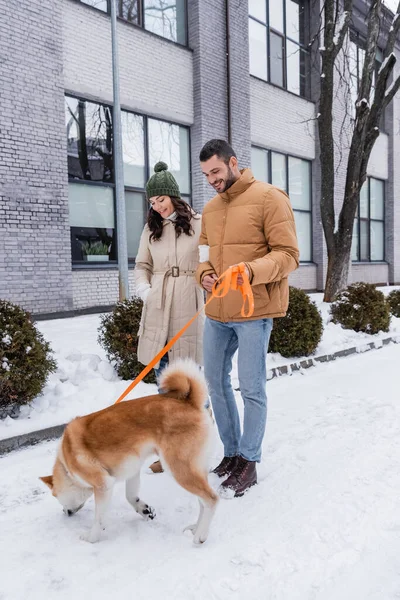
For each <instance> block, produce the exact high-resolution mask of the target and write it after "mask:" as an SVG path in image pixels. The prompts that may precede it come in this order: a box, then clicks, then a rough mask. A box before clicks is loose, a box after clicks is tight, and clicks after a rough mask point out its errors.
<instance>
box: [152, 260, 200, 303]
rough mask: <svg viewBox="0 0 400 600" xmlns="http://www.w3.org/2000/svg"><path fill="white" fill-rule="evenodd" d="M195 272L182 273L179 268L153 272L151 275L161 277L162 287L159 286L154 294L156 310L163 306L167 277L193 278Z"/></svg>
mask: <svg viewBox="0 0 400 600" xmlns="http://www.w3.org/2000/svg"><path fill="white" fill-rule="evenodd" d="M195 273H196V271H184V270H182V269H180V268H179V267H171V268H169V269H167V270H166V271H153V275H163V281H162V285H161V286H159V288H158V291H157V294H156V305H157V308H159V309H162V308H163V306H164V300H165V285H166V281H167V277H174V278H175V277H181V276H182V275H186V276H192V277H193V276H194V275H195Z"/></svg>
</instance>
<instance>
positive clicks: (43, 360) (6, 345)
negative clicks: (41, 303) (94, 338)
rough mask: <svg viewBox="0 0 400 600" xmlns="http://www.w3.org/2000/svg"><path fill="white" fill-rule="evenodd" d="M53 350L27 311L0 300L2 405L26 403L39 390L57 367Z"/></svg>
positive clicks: (0, 401)
mask: <svg viewBox="0 0 400 600" xmlns="http://www.w3.org/2000/svg"><path fill="white" fill-rule="evenodd" d="M52 354H53V353H52V351H51V349H50V346H49V344H48V342H46V341H45V340H44V338H43V336H42V334H41V333H40V332H39V331H38V329H37V328H36V326H35V325H34V323H33V322H32V321H31V318H30V315H29V313H27V312H26V311H25V310H23V309H22V308H20V307H19V306H17V305H15V304H12V303H11V302H7V301H6V300H0V408H1V409H7V407H11V408H12V407H13V406H16V405H17V406H19V405H22V404H26V403H28V402H30V401H31V400H33V398H35V396H37V395H38V394H40V392H41V391H42V389H43V388H44V385H45V383H46V381H47V378H48V376H49V374H50V373H53V372H54V371H55V370H56V368H57V364H56V362H55V360H54V359H53V357H52ZM1 412H2V415H3V414H4V410H2V411H1Z"/></svg>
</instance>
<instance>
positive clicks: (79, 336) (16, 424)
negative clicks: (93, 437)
mask: <svg viewBox="0 0 400 600" xmlns="http://www.w3.org/2000/svg"><path fill="white" fill-rule="evenodd" d="M381 289H382V290H383V291H384V292H385V293H388V291H390V290H391V289H395V288H381ZM311 297H312V299H313V300H314V301H315V302H316V303H317V306H318V308H319V310H320V312H321V314H322V317H323V321H324V334H323V338H322V340H321V343H320V344H319V346H318V348H317V350H316V353H315V355H316V356H321V355H324V354H330V353H333V352H336V351H338V350H342V349H344V348H349V347H352V346H356V347H358V348H360V350H362V349H363V348H364V347H365V345H366V343H367V342H371V341H377V340H380V339H383V338H385V337H388V336H389V335H390V336H394V337H398V338H399V341H400V319H396V318H394V317H392V322H391V328H390V332H389V333H379V334H376V335H372V336H371V335H367V334H362V333H356V332H355V331H351V330H346V329H342V328H341V326H340V325H335V324H334V323H331V322H329V305H328V304H324V303H323V302H322V294H311ZM99 323H100V315H89V316H82V317H73V318H69V319H56V320H50V321H40V322H39V323H38V328H39V329H40V331H41V332H42V333H43V335H44V337H45V339H46V340H48V341H49V342H50V345H51V347H52V349H53V350H54V353H55V358H56V360H57V364H58V370H57V372H56V373H54V374H52V375H51V376H50V378H49V380H48V383H47V385H46V387H45V389H44V392H43V394H42V395H41V396H39V397H37V398H36V399H35V400H34V401H33V402H32V403H31V404H30V405H29V406H25V407H23V409H22V414H21V416H20V417H19V418H18V419H15V420H14V419H11V418H10V417H8V418H7V419H5V420H3V421H1V420H0V439H6V438H9V437H13V436H15V435H21V434H23V433H28V432H30V431H35V430H38V429H44V428H46V427H50V426H53V425H60V424H63V423H67V422H68V421H70V420H71V419H72V418H74V417H76V416H78V415H83V414H87V413H90V412H93V411H95V410H100V409H101V408H104V407H106V406H109V405H110V404H112V403H113V402H114V401H115V400H116V399H117V398H118V397H119V396H120V394H121V393H122V392H123V391H124V390H125V389H126V387H127V386H128V383H129V382H126V381H121V380H120V379H119V378H118V376H117V375H116V373H115V371H114V369H113V368H112V366H111V365H110V363H109V362H108V361H107V360H106V357H105V353H104V351H103V350H102V349H101V348H100V346H99V345H98V343H97V329H98V327H99ZM295 360H301V359H290V358H283V357H282V356H281V355H280V354H269V355H268V368H269V369H271V368H273V367H277V366H281V365H285V364H288V363H292V362H294V361H295ZM233 381H234V384H235V387H238V382H237V369H236V365H235V367H234V371H233ZM155 389H156V388H155V386H154V385H147V384H144V383H140V384H139V385H138V386H137V387H136V388H135V390H133V392H132V393H131V394H130V396H129V397H130V398H136V397H139V396H145V395H148V394H152V393H154V391H155Z"/></svg>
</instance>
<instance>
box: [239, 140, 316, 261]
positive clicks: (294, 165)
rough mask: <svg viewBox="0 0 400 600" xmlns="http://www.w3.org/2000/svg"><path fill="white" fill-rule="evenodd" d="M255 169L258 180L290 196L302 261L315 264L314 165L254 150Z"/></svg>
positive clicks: (277, 154)
mask: <svg viewBox="0 0 400 600" xmlns="http://www.w3.org/2000/svg"><path fill="white" fill-rule="evenodd" d="M251 166H252V170H253V173H254V176H255V178H256V179H258V180H260V181H266V182H268V183H272V184H273V185H276V186H277V187H279V188H281V189H283V190H284V191H285V192H287V193H288V194H289V196H290V200H291V203H292V208H293V212H294V218H295V221H296V230H297V237H298V241H299V249H300V260H301V262H311V261H312V204H311V162H310V161H308V160H303V159H301V158H296V157H294V156H288V155H286V154H281V153H280V152H272V151H271V150H264V149H263V148H256V147H254V146H253V147H252V149H251Z"/></svg>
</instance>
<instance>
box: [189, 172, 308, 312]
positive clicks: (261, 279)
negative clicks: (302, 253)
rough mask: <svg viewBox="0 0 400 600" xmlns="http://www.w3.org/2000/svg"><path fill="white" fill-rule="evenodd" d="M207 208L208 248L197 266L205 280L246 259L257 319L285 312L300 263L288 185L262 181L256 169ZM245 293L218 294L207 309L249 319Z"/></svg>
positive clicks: (204, 232) (205, 233)
mask: <svg viewBox="0 0 400 600" xmlns="http://www.w3.org/2000/svg"><path fill="white" fill-rule="evenodd" d="M241 173H242V175H241V177H240V179H238V180H237V181H236V182H235V183H234V184H233V185H232V187H230V188H229V189H228V190H227V191H226V192H224V193H223V194H218V195H217V196H215V198H213V199H212V200H210V202H208V204H206V206H205V207H204V210H203V226H202V234H201V236H200V246H202V247H208V258H202V261H204V262H202V263H201V264H200V265H199V267H198V269H197V280H198V281H199V283H200V282H201V281H202V280H203V277H205V275H209V274H211V273H216V274H217V275H218V276H219V275H221V273H222V272H223V271H225V270H226V269H227V268H228V267H230V266H232V265H235V264H238V263H241V262H244V263H246V265H247V267H248V269H249V272H250V283H251V287H252V290H253V294H254V313H253V316H252V317H250V318H251V319H264V318H267V317H283V316H285V314H286V311H287V307H288V302H289V284H288V275H289V273H291V271H293V270H294V269H296V268H297V267H298V265H299V250H298V244H297V237H296V226H295V222H294V216H293V211H292V207H291V205H290V200H289V198H288V196H287V195H286V194H285V192H283V191H282V190H280V189H278V188H277V187H274V186H273V185H270V184H269V183H263V182H261V181H256V180H255V179H254V177H253V174H252V172H251V171H250V169H244V170H243V171H242V172H241ZM241 306H242V296H241V294H240V292H238V291H230V292H228V294H227V296H225V298H222V299H214V300H213V301H212V302H210V304H209V305H208V306H207V308H206V314H207V316H208V317H210V318H211V319H215V320H216V321H222V322H227V321H243V320H245V319H246V317H242V316H241V314H240V310H241Z"/></svg>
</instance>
